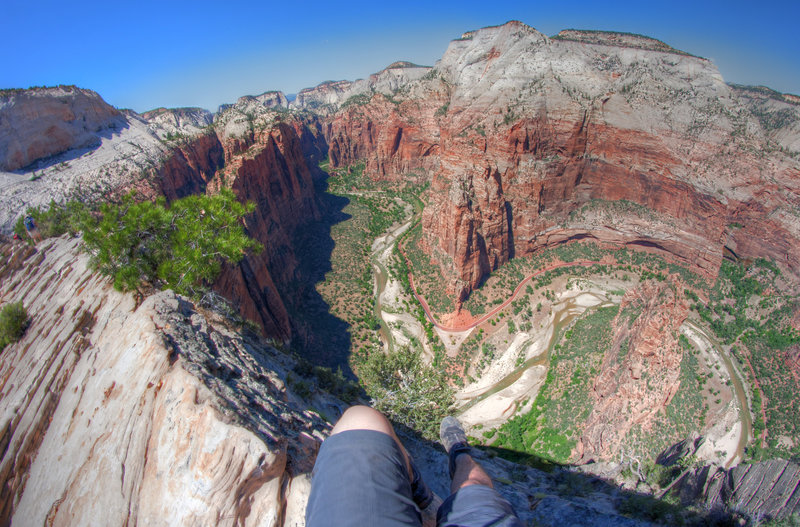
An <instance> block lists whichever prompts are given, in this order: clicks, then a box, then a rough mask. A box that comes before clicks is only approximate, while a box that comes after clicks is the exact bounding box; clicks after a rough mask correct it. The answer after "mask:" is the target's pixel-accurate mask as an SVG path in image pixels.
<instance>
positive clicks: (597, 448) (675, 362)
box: [573, 282, 689, 462]
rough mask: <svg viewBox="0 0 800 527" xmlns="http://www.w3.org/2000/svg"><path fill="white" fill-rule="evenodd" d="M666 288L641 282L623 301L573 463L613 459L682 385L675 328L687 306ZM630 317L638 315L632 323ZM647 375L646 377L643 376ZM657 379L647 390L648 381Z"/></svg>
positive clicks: (674, 291)
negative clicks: (634, 430) (630, 435)
mask: <svg viewBox="0 0 800 527" xmlns="http://www.w3.org/2000/svg"><path fill="white" fill-rule="evenodd" d="M679 291H680V290H679V289H678V288H677V287H676V286H675V285H674V284H669V283H659V284H654V283H651V282H645V283H644V284H642V285H641V286H639V287H637V288H636V289H632V290H631V291H629V292H628V293H626V295H625V296H624V297H623V299H622V303H621V304H620V313H619V315H617V318H616V319H615V320H614V323H613V324H614V342H613V345H612V346H611V347H610V348H609V350H608V351H606V354H605V357H604V358H603V363H602V365H601V367H600V373H599V374H598V375H597V378H596V379H595V381H594V388H593V396H594V398H595V403H594V405H593V409H592V413H591V414H590V415H589V417H588V419H587V420H586V424H585V427H584V430H583V434H582V436H581V439H580V441H579V443H578V445H577V446H576V447H575V452H574V453H573V455H574V457H575V458H576V459H580V460H581V461H583V462H587V461H589V460H592V459H594V460H600V459H605V460H608V459H611V458H613V457H614V456H615V455H616V454H617V453H618V452H619V448H620V447H621V445H622V443H623V441H624V439H625V435H626V434H627V433H628V431H630V429H631V428H632V427H633V426H636V425H639V426H641V427H642V429H643V430H648V429H649V427H650V426H651V425H652V422H653V419H654V418H655V417H656V414H657V413H658V412H659V411H661V410H662V409H663V408H665V407H666V406H667V405H668V404H669V403H670V401H671V400H672V397H673V396H674V395H675V394H676V393H677V391H678V387H679V385H680V378H679V377H680V364H681V357H682V352H681V350H680V348H679V347H678V342H677V337H676V336H677V335H678V328H679V327H680V325H681V324H682V323H683V321H684V320H686V316H687V314H688V312H689V305H688V303H687V302H686V300H685V299H684V298H683V296H682V294H681V293H680V292H679ZM628 313H638V315H637V316H636V318H635V320H633V322H632V323H631V325H630V327H629V326H628V324H629V323H630V322H629V320H628ZM643 372H646V375H644V376H643V375H642V373H643ZM648 377H649V378H651V379H658V382H657V383H654V385H650V384H648V382H647V378H648Z"/></svg>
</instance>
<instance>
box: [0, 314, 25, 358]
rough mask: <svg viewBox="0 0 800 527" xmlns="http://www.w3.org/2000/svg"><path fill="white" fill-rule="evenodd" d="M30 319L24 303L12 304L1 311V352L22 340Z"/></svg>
mask: <svg viewBox="0 0 800 527" xmlns="http://www.w3.org/2000/svg"><path fill="white" fill-rule="evenodd" d="M29 324H30V319H29V318H28V312H27V311H25V307H24V306H23V305H22V302H12V303H10V304H6V305H5V306H3V309H0V351H1V350H3V349H5V347H6V346H8V345H9V344H13V343H14V342H17V341H18V340H19V339H21V338H22V335H23V334H25V330H26V329H28V325H29Z"/></svg>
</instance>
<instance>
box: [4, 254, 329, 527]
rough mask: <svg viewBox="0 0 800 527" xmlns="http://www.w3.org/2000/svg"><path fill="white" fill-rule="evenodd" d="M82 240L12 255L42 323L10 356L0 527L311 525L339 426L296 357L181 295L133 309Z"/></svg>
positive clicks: (12, 278) (19, 296) (12, 289)
mask: <svg viewBox="0 0 800 527" xmlns="http://www.w3.org/2000/svg"><path fill="white" fill-rule="evenodd" d="M77 243H78V242H77V240H64V239H58V240H49V241H47V242H45V243H43V244H40V245H39V246H38V247H37V250H33V249H30V248H28V247H27V246H24V245H15V246H10V245H4V246H3V247H2V253H3V262H4V264H3V266H2V269H0V277H1V278H2V280H0V284H2V286H0V298H2V301H3V303H5V302H8V301H16V300H22V301H23V302H24V304H25V307H26V308H27V310H28V313H29V314H30V316H31V319H32V323H31V326H30V327H29V328H28V330H27V332H26V334H25V336H24V337H23V339H22V340H21V341H20V342H19V343H17V344H14V345H12V346H10V347H8V348H6V350H5V351H4V352H3V355H2V357H1V358H0V380H1V382H0V412H2V413H1V414H0V415H2V420H3V422H2V430H3V434H2V444H3V453H2V459H0V474H2V480H3V482H4V485H3V488H2V490H0V523H2V524H4V525H8V524H9V523H10V522H11V521H12V519H13V523H14V525H43V524H47V525H90V524H96V523H97V522H98V521H99V520H98V519H100V518H102V523H104V524H112V525H122V524H135V523H143V524H169V525H302V524H303V515H304V509H305V500H306V498H307V492H308V477H309V472H310V469H311V467H312V466H313V462H314V457H315V452H316V448H317V446H318V444H319V441H320V440H321V438H322V434H323V433H325V431H326V430H328V428H329V425H327V423H325V422H324V421H323V420H321V419H320V418H319V417H318V416H316V415H315V414H313V413H312V412H308V411H305V410H303V409H302V407H299V406H297V405H296V404H295V403H294V402H292V401H296V399H295V398H294V396H292V395H291V394H290V393H289V392H288V391H287V389H286V387H285V385H284V381H285V380H286V375H287V371H288V368H289V367H291V362H290V361H289V360H288V358H287V357H285V356H282V355H281V354H280V353H278V352H276V351H275V350H274V349H271V348H268V347H265V346H264V345H263V344H260V343H258V342H256V341H254V340H248V339H246V338H243V337H242V336H240V335H238V334H237V333H235V332H233V331H231V330H230V329H228V328H227V327H226V326H225V324H223V323H221V322H222V321H221V320H216V321H215V322H212V321H211V320H209V319H208V318H207V317H206V316H203V315H201V314H199V313H198V312H197V311H196V310H195V308H194V307H193V306H192V305H191V304H189V303H188V302H187V301H185V300H184V299H182V298H181V297H177V296H175V295H174V294H172V293H171V292H163V293H158V294H156V295H154V296H151V297H149V298H147V299H146V300H145V301H144V302H143V303H142V304H141V305H138V306H137V305H136V304H135V303H134V301H133V299H132V297H131V296H129V295H124V294H121V293H117V292H116V291H114V290H113V289H112V288H111V285H110V283H109V282H108V281H107V280H105V279H102V278H99V277H97V276H93V275H92V274H91V273H90V272H89V271H88V270H87V269H86V257H85V256H78V255H77V254H78V252H77V251H76V244H77Z"/></svg>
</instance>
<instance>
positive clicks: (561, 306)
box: [371, 203, 753, 465]
mask: <svg viewBox="0 0 800 527" xmlns="http://www.w3.org/2000/svg"><path fill="white" fill-rule="evenodd" d="M412 205H413V206H414V214H413V215H412V217H411V218H410V219H409V220H408V221H406V222H404V223H403V224H401V225H398V226H393V227H392V228H390V229H389V231H387V232H386V234H384V235H383V236H381V237H380V238H378V239H376V240H375V242H374V243H373V246H372V252H371V261H372V265H373V269H374V273H375V287H374V293H375V311H374V313H375V317H376V319H377V320H378V321H379V324H380V336H381V340H382V341H383V342H384V343H385V344H386V346H387V348H388V350H389V351H390V352H392V351H394V349H395V346H394V339H393V337H392V332H391V330H390V329H389V327H388V324H387V322H386V321H385V320H384V318H383V309H382V305H381V295H382V294H383V292H384V291H385V289H386V285H387V282H388V276H389V274H388V272H387V270H386V268H385V266H384V265H383V264H382V263H381V261H380V260H381V257H382V255H384V254H385V253H386V251H390V250H391V249H392V248H393V247H394V245H395V244H396V243H397V240H398V238H399V237H400V235H402V234H403V232H405V230H406V229H408V228H409V227H410V226H411V225H412V224H413V222H414V220H415V219H416V218H417V217H418V216H419V213H420V212H421V207H419V206H418V204H416V203H413V204H412ZM595 263H597V262H583V261H581V262H572V263H569V264H566V265H581V266H586V265H593V264H595ZM559 266H560V265H559ZM547 270H548V269H542V270H540V271H539V272H537V273H535V274H534V275H532V276H528V277H526V278H525V279H523V280H522V281H521V282H520V283H519V285H518V286H517V288H516V289H515V290H514V293H513V294H512V295H511V296H510V297H509V298H508V299H506V301H505V302H503V303H502V304H501V305H500V306H498V307H497V308H496V309H493V310H492V312H491V313H490V314H488V315H486V316H484V317H482V318H481V319H480V320H478V321H475V323H473V324H471V325H470V327H469V328H446V327H442V326H440V324H439V323H438V322H437V321H436V319H435V318H434V317H433V316H432V314H431V313H430V311H429V309H425V314H426V316H427V317H428V319H429V320H430V321H431V322H432V323H433V324H434V325H436V326H437V327H439V328H440V329H442V330H444V331H445V332H448V331H464V330H465V329H471V328H472V327H475V326H477V325H479V324H480V323H482V322H483V321H485V320H488V319H489V318H491V316H493V315H494V314H495V313H496V312H498V311H499V310H501V309H502V308H504V307H506V306H507V305H508V304H509V303H510V302H511V301H512V300H513V299H514V298H515V297H516V295H517V294H518V293H519V292H520V291H521V289H522V286H523V285H524V284H525V283H527V282H528V281H529V280H531V279H532V278H533V277H534V276H536V275H538V274H541V273H542V272H546V271H547ZM414 293H415V296H417V299H418V300H420V303H421V304H422V306H423V308H427V304H426V303H425V301H424V299H422V298H420V297H419V296H418V295H417V294H416V291H414ZM584 294H589V293H584ZM592 296H594V297H595V300H597V303H596V304H593V305H591V306H587V305H586V304H585V303H584V304H583V305H578V303H577V301H576V298H575V297H573V298H569V299H567V300H565V301H563V302H559V303H558V304H555V305H553V307H552V309H553V310H554V313H553V318H552V321H551V325H552V327H551V328H550V331H551V332H550V336H549V338H548V342H547V345H546V346H545V347H544V349H543V351H542V352H540V353H538V354H536V355H535V356H533V357H531V358H529V359H527V360H526V361H525V362H524V363H523V364H521V365H520V366H518V367H516V368H514V369H513V370H512V371H511V372H510V373H508V374H507V375H505V376H504V377H502V378H501V379H500V380H499V381H497V382H496V383H494V384H492V385H491V386H490V387H488V388H486V389H484V390H483V391H481V392H480V393H479V394H477V395H476V396H474V397H472V398H471V399H470V401H469V402H467V403H466V404H464V405H463V406H461V407H460V408H459V410H458V413H459V414H463V413H464V412H466V411H467V410H469V409H470V408H472V407H473V406H475V405H476V404H478V403H480V402H482V401H484V400H486V399H487V398H489V397H491V396H493V395H495V394H497V393H499V392H501V391H503V390H505V389H506V388H509V387H510V386H512V385H514V383H516V382H517V381H519V380H520V378H522V376H523V374H524V373H525V372H526V371H528V370H529V369H530V368H533V367H537V366H544V367H547V366H548V365H549V361H550V353H551V351H552V349H553V346H555V344H556V343H557V340H558V337H559V335H560V334H561V332H562V330H563V329H564V328H565V327H567V326H568V325H569V324H571V323H572V322H573V321H574V320H575V319H576V318H577V317H579V316H580V315H582V314H583V313H584V312H585V311H586V309H594V308H597V307H606V306H611V305H614V303H612V302H610V301H608V299H607V298H605V297H604V296H600V295H596V294H592ZM686 324H687V326H688V327H690V328H691V330H692V331H693V332H694V333H695V334H696V335H698V336H699V337H700V338H702V339H704V340H705V342H706V344H707V345H708V346H709V347H711V348H713V350H714V353H715V354H716V355H717V356H718V357H719V358H720V359H721V361H722V363H723V365H724V366H725V368H726V370H727V372H728V375H729V377H730V379H731V383H732V386H733V391H734V394H735V397H736V401H737V404H738V410H739V420H740V422H741V426H742V429H741V433H740V435H739V441H738V444H737V447H736V453H735V455H734V456H733V457H731V458H730V459H729V461H728V463H727V465H731V464H732V462H733V461H735V460H736V459H742V458H743V456H744V450H745V448H746V446H747V443H748V440H749V438H750V437H752V433H753V432H752V430H753V423H752V416H751V414H750V410H749V404H748V399H747V393H746V391H745V387H744V383H743V382H742V379H741V377H740V375H739V373H738V371H737V370H736V368H735V367H734V365H733V362H732V361H731V358H730V356H729V355H728V354H727V353H725V351H724V350H723V349H722V347H721V346H720V345H719V343H718V342H716V340H715V339H713V338H712V337H710V336H709V335H708V334H707V332H705V331H704V330H702V329H701V328H699V327H697V325H695V324H693V323H691V322H688V321H687V323H686ZM529 343H530V341H528V342H526V343H523V346H526V345H528V344H529ZM515 404H517V405H518V404H519V401H517V402H516V403H515Z"/></svg>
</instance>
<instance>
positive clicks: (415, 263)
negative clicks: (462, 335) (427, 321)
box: [403, 223, 455, 314]
mask: <svg viewBox="0 0 800 527" xmlns="http://www.w3.org/2000/svg"><path fill="white" fill-rule="evenodd" d="M421 244H422V225H421V224H419V223H418V224H416V225H415V226H414V227H413V228H412V229H411V230H410V231H409V233H408V235H407V236H406V237H405V239H404V241H403V248H404V249H405V253H406V256H407V257H408V260H409V262H410V263H411V268H412V275H413V276H414V283H415V285H416V286H417V291H418V292H419V294H420V295H422V296H423V297H424V298H425V301H426V302H427V303H428V306H429V307H430V308H431V310H432V311H433V312H434V313H436V314H442V313H450V312H451V311H453V310H454V309H455V304H454V303H453V298H452V297H451V295H449V294H448V293H447V291H446V284H445V280H444V277H443V276H442V272H441V270H440V269H439V266H437V265H435V264H433V263H432V262H431V257H430V256H428V255H427V254H426V253H425V252H424V251H423V250H422V245H421Z"/></svg>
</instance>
